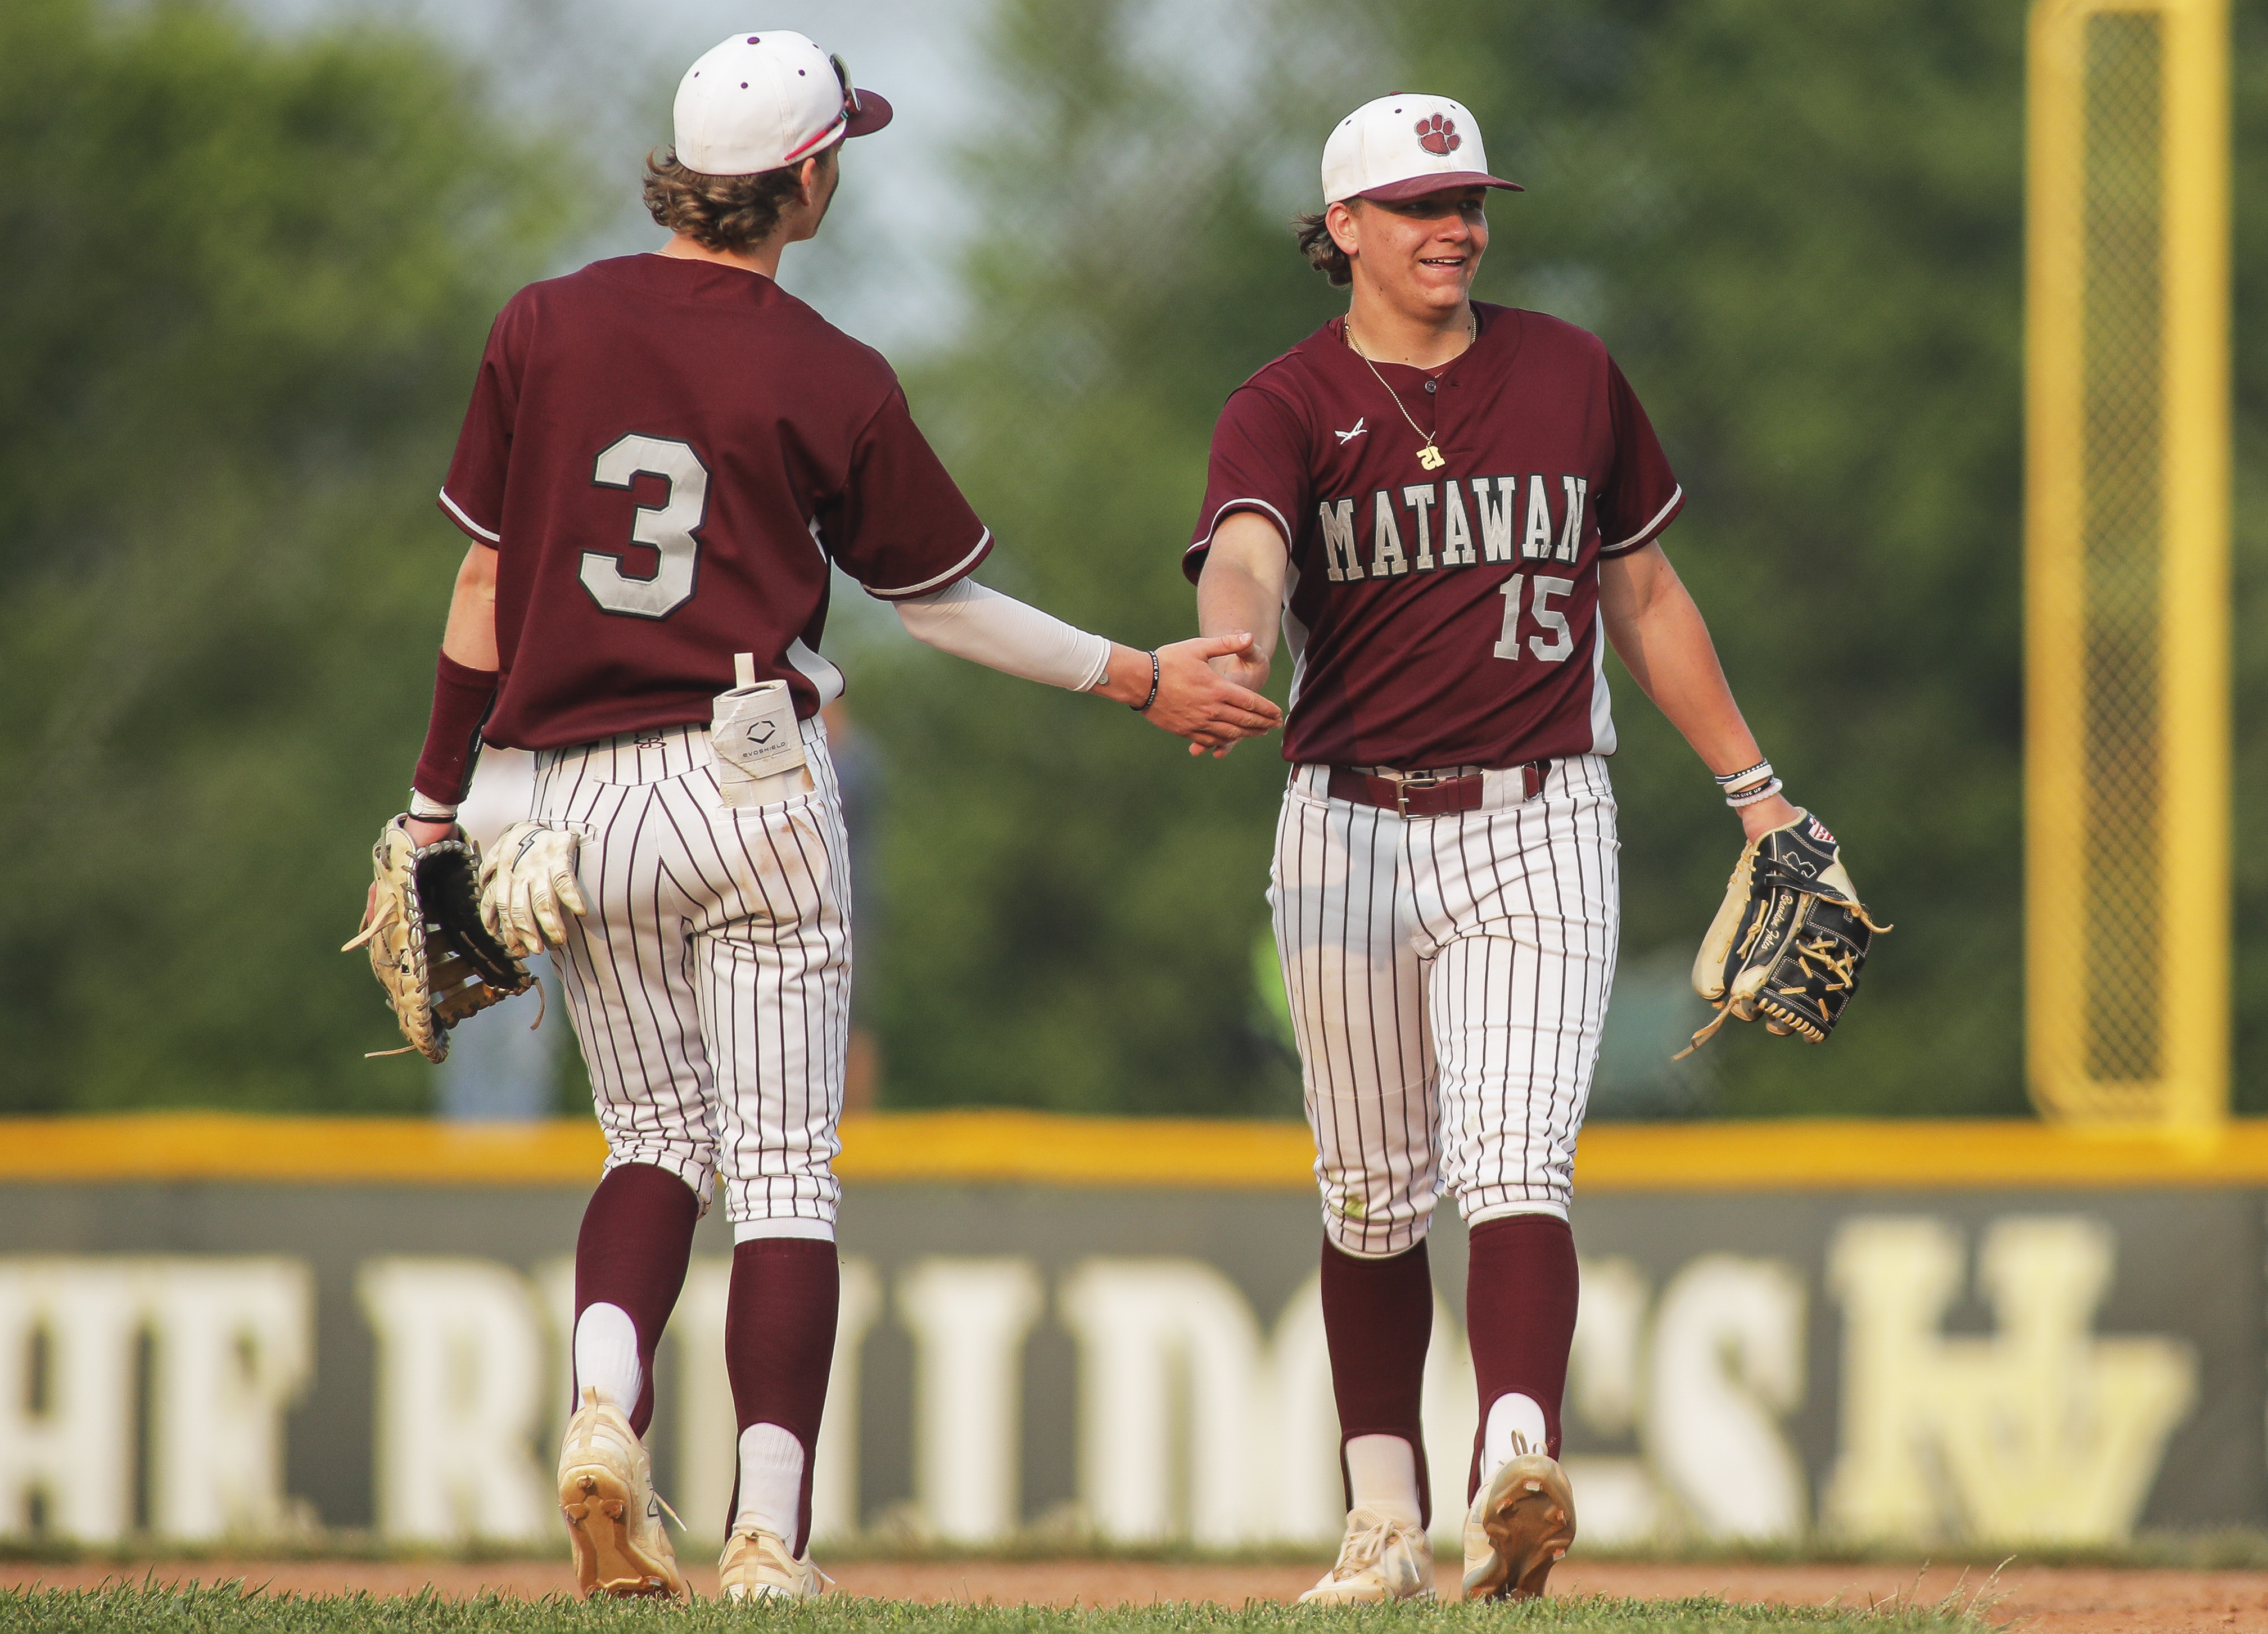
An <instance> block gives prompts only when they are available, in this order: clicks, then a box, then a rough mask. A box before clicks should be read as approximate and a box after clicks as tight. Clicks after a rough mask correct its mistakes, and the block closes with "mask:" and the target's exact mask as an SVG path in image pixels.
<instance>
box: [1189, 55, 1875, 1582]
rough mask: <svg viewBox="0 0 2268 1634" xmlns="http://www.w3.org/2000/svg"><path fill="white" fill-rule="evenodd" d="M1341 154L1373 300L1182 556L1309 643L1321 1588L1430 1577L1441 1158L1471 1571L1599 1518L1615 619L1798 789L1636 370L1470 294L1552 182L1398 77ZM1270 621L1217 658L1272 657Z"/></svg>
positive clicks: (1237, 403)
mask: <svg viewBox="0 0 2268 1634" xmlns="http://www.w3.org/2000/svg"><path fill="white" fill-rule="evenodd" d="M1322 181H1323V202H1324V209H1323V210H1322V212H1321V213H1320V214H1317V215H1314V216H1310V217H1303V218H1302V222H1301V227H1302V231H1301V234H1300V242H1301V246H1302V247H1303V248H1304V249H1305V250H1306V251H1307V255H1308V258H1309V259H1310V261H1313V262H1314V265H1315V266H1316V268H1317V269H1319V270H1322V272H1324V273H1325V274H1326V275H1327V276H1329V278H1330V281H1331V282H1332V283H1334V284H1339V285H1351V298H1350V302H1349V306H1348V311H1347V315H1346V316H1345V317H1344V318H1343V319H1334V320H1331V321H1330V322H1329V323H1328V324H1326V325H1324V326H1323V328H1322V329H1321V330H1319V331H1317V332H1316V333H1315V334H1314V335H1310V336H1309V337H1308V338H1307V339H1306V340H1305V341H1302V342H1300V344H1299V345H1298V346H1296V347H1294V348H1293V349H1292V350H1291V351H1290V352H1288V353H1286V354H1285V356H1284V357H1279V358H1278V359H1277V360H1276V361H1275V362H1274V363H1271V364H1269V365H1268V366H1267V367H1266V368H1264V369H1263V370H1261V371H1260V372H1259V373H1257V374H1256V375H1255V376H1253V377H1252V379H1250V380H1248V381H1247V382H1246V383H1245V385H1244V386H1242V387H1241V388H1240V389H1239V390H1238V391H1237V392H1236V393H1235V394H1233V395H1232V396H1231V397H1230V398H1229V400H1228V403H1227V405H1226V408H1225V409H1223V411H1222V413H1221V416H1220V421H1219V426H1218V428H1217V429H1216V430H1215V431H1214V433H1213V441H1212V459H1211V472H1210V477H1209V482H1208V486H1207V490H1206V494H1205V498H1204V509H1203V512H1202V513H1201V514H1200V516H1199V519H1198V524H1197V538H1196V542H1195V543H1194V544H1192V545H1191V546H1190V547H1189V551H1188V554H1187V556H1186V558H1185V563H1186V567H1187V570H1188V571H1189V576H1190V577H1191V578H1193V579H1195V580H1196V582H1197V609H1198V620H1199V626H1200V628H1201V629H1205V630H1208V631H1222V632H1226V631H1229V630H1246V629H1249V630H1255V631H1263V632H1266V631H1270V625H1271V623H1273V622H1275V620H1276V619H1277V617H1278V615H1279V613H1280V615H1281V621H1282V625H1283V629H1284V631H1285V639H1286V642H1287V644H1288V645H1289V646H1290V648H1291V650H1292V661H1293V668H1292V703H1291V709H1290V712H1289V716H1288V719H1287V722H1286V725H1285V740H1284V754H1285V759H1287V760H1289V761H1290V762H1292V772H1291V778H1290V786H1289V788H1288V789H1287V790H1286V791H1285V797H1284V807H1283V814H1282V818H1281V821H1280V822H1279V824H1278V829H1277V836H1276V854H1275V862H1274V866H1273V870H1272V873H1271V886H1270V892H1269V897H1270V902H1271V903H1272V904H1273V908H1274V913H1275V924H1276V937H1277V946H1278V952H1279V953H1280V955H1281V960H1282V966H1283V974H1284V982H1285V989H1286V991H1287V993H1288V995H1289V997H1290V1000H1291V1005H1292V1019H1293V1027H1294V1033H1295V1034H1296V1037H1297V1040H1298V1043H1299V1050H1300V1064H1301V1069H1302V1073H1303V1077H1304V1078H1305V1082H1306V1088H1307V1116H1308V1119H1309V1122H1311V1123H1312V1125H1313V1127H1314V1135H1315V1144H1316V1148H1317V1154H1318V1155H1317V1160H1316V1165H1315V1174H1316V1177H1317V1179H1318V1181H1320V1183H1321V1186H1322V1198H1323V1231H1324V1240H1323V1247H1322V1299H1323V1320H1324V1325H1325V1329H1326V1331H1327V1334H1328V1337H1329V1349H1330V1357H1331V1371H1332V1377H1333V1381H1334V1385H1335V1388H1336V1391H1337V1402H1338V1410H1339V1426H1340V1432H1341V1434H1342V1437H1343V1441H1342V1448H1343V1455H1344V1476H1345V1480H1346V1496H1347V1502H1348V1508H1349V1511H1350V1513H1349V1515H1348V1517H1347V1529H1346V1536H1345V1541H1344V1545H1343V1546H1342V1548H1341V1550H1340V1553H1339V1557H1338V1560H1337V1564H1335V1565H1334V1566H1333V1567H1332V1568H1331V1570H1330V1571H1329V1573H1328V1574H1326V1575H1325V1577H1324V1578H1323V1579H1322V1581H1321V1582H1320V1583H1318V1584H1317V1585H1316V1586H1315V1587H1314V1589H1312V1590H1310V1591H1309V1592H1308V1594H1307V1595H1306V1597H1305V1598H1307V1600H1310V1601H1364V1600H1373V1601H1374V1600H1388V1599H1406V1598H1411V1597H1415V1596H1417V1595H1420V1594H1426V1593H1429V1592H1431V1591H1432V1586H1433V1563H1432V1549H1431V1546H1430V1544H1429V1543H1428V1542H1427V1538H1426V1533H1427V1527H1428V1522H1429V1516H1428V1513H1427V1509H1428V1505H1427V1500H1426V1490H1427V1483H1426V1482H1425V1476H1424V1471H1425V1447H1424V1440H1423V1437H1422V1435H1421V1432H1420V1429H1419V1424H1420V1419H1419V1392H1420V1387H1421V1381H1422V1380H1423V1376H1424V1373H1425V1349H1426V1343H1427V1339H1428V1336H1429V1334H1430V1332H1431V1329H1432V1309H1433V1289H1432V1278H1431V1274H1430V1271H1429V1270H1428V1267H1427V1263H1426V1254H1425V1233H1426V1228H1427V1226H1428V1224H1429V1222H1430V1220H1431V1218H1432V1210H1433V1204H1434V1200H1435V1197H1436V1196H1437V1194H1438V1193H1439V1192H1440V1191H1442V1190H1444V1189H1446V1190H1447V1191H1450V1192H1452V1193H1454V1195H1455V1196H1456V1199H1457V1203H1458V1206H1459V1208H1460V1210H1461V1211H1462V1212H1463V1214H1464V1217H1465V1218H1466V1220H1467V1221H1468V1222H1469V1224H1470V1226H1471V1228H1472V1229H1471V1240H1472V1257H1471V1264H1470V1269H1469V1277H1468V1289H1469V1292H1468V1297H1467V1318H1468V1329H1469V1333H1470V1336H1471V1342H1472V1351H1473V1365H1474V1371H1475V1373H1476V1376H1477V1380H1478V1383H1479V1387H1480V1417H1481V1429H1480V1433H1479V1435H1478V1437H1477V1444H1476V1447H1475V1449H1474V1455H1473V1464H1472V1471H1471V1478H1470V1486H1469V1498H1470V1500H1471V1507H1470V1509H1469V1512H1468V1513H1467V1515H1466V1519H1465V1531H1464V1570H1463V1574H1462V1590H1463V1596H1464V1597H1465V1598H1469V1599H1471V1598H1495V1597H1499V1596H1510V1597H1525V1596H1528V1595H1533V1594H1541V1593H1542V1592H1543V1586H1544V1581H1545V1579H1546V1578H1547V1577H1548V1576H1549V1574H1550V1570H1551V1565H1552V1563H1553V1562H1554V1561H1556V1560H1557V1559H1558V1558H1559V1557H1560V1556H1562V1555H1564V1554H1565V1552H1566V1550H1567V1548H1568V1546H1569V1545H1570V1544H1571V1543H1572V1542H1573V1541H1574V1536H1575V1504H1574V1495H1573V1493H1572V1491H1571V1490H1569V1487H1568V1483H1567V1478H1566V1475H1565V1471H1563V1470H1562V1469H1561V1468H1560V1467H1559V1464H1558V1462H1557V1454H1558V1451H1559V1408H1560V1396H1561V1394H1562V1390H1563V1387H1564V1385H1565V1378H1566V1368H1567V1351H1568V1347H1569V1344H1570V1343H1571V1341H1572V1336H1573V1332H1574V1323H1575V1300H1576V1285H1575V1284H1576V1273H1575V1248H1574V1240H1573V1238H1572V1236H1571V1235H1570V1233H1569V1229H1568V1220H1567V1211H1568V1196H1569V1182H1570V1180H1571V1178H1572V1173H1573V1169H1574V1158H1575V1137H1576V1132H1577V1130H1579V1129H1580V1126H1581V1124H1582V1120H1583V1108H1584V1103H1585V1100H1586V1098H1587V1095H1588V1093H1589V1089H1590V1080H1591V1070H1592V1066H1593V1064H1594V1061H1595V1059H1596V1057H1597V1054H1598V1047H1599V1035H1600V1028H1601V1024H1602V1021H1603V1020H1604V1019H1605V1015H1606V1008H1607V997H1608V992H1609V989H1610V987H1611V986H1612V984H1613V981H1614V968H1615V953H1616V928H1617V920H1618V915H1619V905H1618V901H1617V886H1616V850H1617V842H1616V834H1615V800H1614V794H1613V791H1612V788H1611V787H1610V785H1609V782H1608V777H1607V762H1606V756H1607V755H1608V754H1611V753H1612V752H1613V750H1614V747H1615V732H1614V722H1613V717H1612V715H1611V713H1610V712H1609V699H1608V695H1607V681H1606V673H1605V668H1604V665H1605V654H1606V647H1607V644H1608V643H1609V642H1611V643H1612V644H1614V648H1615V651H1616V652H1617V653H1618V654H1620V655H1621V657H1622V659H1623V660H1624V663H1625V664H1626V665H1627V666H1628V667H1629V669H1630V672H1631V675H1632V676H1633V677H1635V678H1636V680H1637V681H1638V685H1639V686H1640V687H1641V688H1644V689H1645V691H1646V694H1647V696H1650V697H1651V698H1652V699H1653V701H1654V703H1656V704H1657V705H1658V706H1659V707H1660V708H1661V710H1662V711H1663V713H1664V714H1666V715H1667V716H1668V718H1669V719H1670V720H1671V722H1672V723H1673V724H1674V725H1675V726H1676V727H1677V728H1678V730H1679V731H1680V732H1683V734H1684V736H1685V739H1686V740H1687V741H1688V742H1689V743H1690V744H1691V745H1692V747H1693V748H1694V750H1695V752H1696V753H1697V754H1699V755H1700V757H1701V758H1702V760H1704V761H1705V762H1707V763H1708V765H1709V767H1710V768H1711V769H1712V771H1713V772H1715V773H1716V774H1717V781H1718V783H1719V784H1720V785H1721V786H1722V787H1723V788H1724V789H1725V791H1726V793H1727V800H1728V803H1729V804H1731V805H1732V806H1734V808H1735V809H1736V810H1737V812H1738V813H1739V815H1740V819H1741V822H1742V827H1743V828H1745V829H1746V831H1747V833H1748V835H1749V839H1750V841H1751V842H1752V843H1754V842H1755V841H1756V840H1757V839H1758V838H1759V837H1761V836H1766V835H1771V834H1773V833H1774V832H1776V831H1785V830H1787V829H1789V828H1791V827H1792V826H1793V825H1795V824H1796V823H1798V822H1799V821H1800V820H1801V819H1802V816H1803V814H1802V813H1800V812H1798V811H1797V810H1796V809H1795V808H1794V807H1793V806H1790V805H1789V804H1788V803H1787V801H1786V799H1782V798H1781V795H1780V785H1779V782H1778V779H1777V778H1776V777H1773V776H1772V772H1771V767H1770V766H1769V765H1768V764H1765V763H1764V756H1763V755H1762V754H1760V753H1759V752H1758V751H1757V748H1756V740H1755V739H1754V738H1753V737H1752V736H1750V735H1749V729H1748V727H1747V725H1745V724H1744V723H1743V722H1742V718H1741V711H1740V710H1739V708H1738V707H1737V706H1736V705H1735V704H1734V701H1733V696H1732V693H1731V691H1730V690H1729V689H1728V688H1727V685H1726V682H1725V677H1724V673H1723V672H1722V670H1721V669H1720V668H1719V665H1718V662H1717V656H1716V651H1715V649H1714V647H1713V646H1712V643H1711V641H1710V638H1709V632H1708V629H1707V628H1706V627H1705V625H1704V624H1703V622H1702V619H1701V615H1700V613H1699V612H1698V610H1697V609H1696V607H1694V604H1693V600H1692V599H1691V597H1690V596H1689V595H1688V594H1687V593H1686V592H1685V589H1684V587H1683V585H1681V584H1680V583H1679V581H1678V578H1677V574H1676V572H1675V570H1673V569H1672V568H1671V567H1670V565H1669V563H1668V559H1667V558H1666V557H1665V556H1663V555H1662V551H1661V544H1660V543H1659V542H1658V541H1659V539H1660V535H1661V531H1662V530H1663V529H1664V528H1665V527H1667V526H1668V525H1669V522H1670V519H1672V518H1673V517H1675V515H1676V514H1677V512H1678V509H1679V507H1680V505H1681V504H1683V493H1682V491H1681V490H1680V489H1679V487H1678V485H1677V482H1676V480H1675V478H1674V477H1673V476H1672V475H1670V470H1669V464H1668V460H1666V459H1665V458H1664V456H1663V454H1662V451H1661V445H1660V444H1659V443H1657V442H1656V441H1655V439H1654V435H1653V429H1652V427H1651V426H1649V425H1648V423H1647V422H1646V414H1645V411H1644V410H1643V409H1640V408H1639V406H1638V397H1637V395H1636V394H1634V393H1633V392H1632V391H1631V387H1630V384H1629V382H1628V381H1626V380H1625V379H1624V378H1623V374H1622V372H1621V370H1619V369H1618V368H1616V366H1615V364H1614V362H1613V360H1612V359H1611V358H1609V357H1608V356H1607V352H1606V349H1605V348H1604V347H1603V346H1602V344H1601V343H1600V342H1599V341H1598V340H1597V338H1596V337H1595V336H1593V335H1587V334H1586V333H1584V332H1583V331H1582V330H1580V329H1578V328H1574V327H1572V325H1569V324H1565V323H1562V322H1560V321H1558V320H1556V319H1552V318H1548V317H1545V316H1544V315H1543V314H1542V313H1534V312H1522V311H1517V310H1513V309H1511V308H1506V307H1502V306H1491V305H1484V304H1481V303H1478V302H1476V301H1474V300H1472V299H1471V298H1470V294H1471V289H1472V282H1473V276H1474V274H1475V273H1476V271H1477V270H1478V269H1479V267H1480V262H1481V256H1482V254H1483V253H1484V251H1485V250H1486V249H1487V248H1488V241H1489V224H1488V217H1487V215H1486V213H1485V211H1484V208H1483V206H1484V201H1485V200H1486V199H1487V197H1488V194H1489V191H1490V190H1491V189H1493V188H1503V189H1510V190H1513V191H1517V190H1518V189H1517V188H1516V186H1515V184H1513V183H1512V182H1508V181H1505V180H1500V179H1499V178H1498V177H1496V176H1493V175H1491V174H1490V173H1489V169H1488V160H1487V158H1486V157H1485V155H1484V152H1483V149H1482V143H1481V134H1480V130H1479V129H1478V127H1477V126H1476V123H1475V121H1474V120H1473V117H1472V115H1471V114H1469V112H1467V111H1466V109H1465V108H1464V107H1462V106H1461V105H1459V104H1458V103H1455V102H1453V101H1451V100H1449V99H1447V98H1446V97H1438V96H1420V95H1401V96H1392V97H1384V98H1381V99H1379V100H1377V101H1374V102H1371V103H1368V104H1366V106H1364V107H1360V108H1359V109H1357V110H1356V111H1355V112H1354V113H1353V114H1350V115H1349V116H1348V117H1347V118H1346V119H1345V120H1344V121H1343V122H1342V123H1341V124H1340V125H1339V126H1338V127H1337V129H1335V130H1334V131H1333V132H1332V133H1331V135H1330V137H1329V141H1328V142H1327V143H1326V144H1325V146H1324V149H1323V161H1322ZM1273 647H1274V640H1273V637H1272V633H1269V634H1263V636H1262V637H1260V639H1259V640H1258V641H1257V643H1256V644H1255V646H1254V647H1253V648H1252V649H1251V651H1248V652H1244V653H1239V654H1235V655H1230V656H1224V657H1223V658H1221V659H1218V660H1216V661H1215V666H1216V667H1217V668H1219V669H1220V670H1221V671H1222V672H1223V673H1226V674H1227V675H1230V676H1233V678H1234V679H1236V680H1238V681H1242V682H1243V683H1244V684H1245V685H1247V686H1250V687H1258V686H1260V685H1261V684H1262V683H1263V682H1264V681H1266V679H1267V676H1268V669H1269V663H1270V653H1271V651H1272V650H1273ZM1810 827H1811V828H1818V825H1817V824H1816V823H1815V822H1814V823H1811V824H1810ZM1818 833H1819V835H1825V834H1826V831H1825V829H1823V828H1818ZM1832 844H1833V842H1832V838H1831V836H1830V837H1828V838H1827V839H1826V841H1825V846H1826V848H1827V849H1828V850H1831V848H1832ZM1775 855H1777V854H1776V853H1775ZM1843 883H1844V885H1845V886H1847V883H1848V881H1847V877H1845V878H1844V880H1843ZM1852 901H1853V902H1854V903H1855V898H1852ZM1743 902H1745V898H1743ZM1720 917H1721V916H1720ZM1734 918H1737V915H1735V916H1734ZM1719 940H1727V941H1728V946H1729V932H1723V931H1719V930H1712V945H1713V944H1714V943H1715V942H1717V941H1719ZM1862 951H1863V950H1862ZM1717 954H1718V957H1719V961H1720V962H1722V961H1724V960H1725V959H1726V958H1727V956H1728V954H1727V948H1726V947H1719V948H1718V949H1717ZM1839 968H1841V969H1843V970H1845V971H1849V970H1853V969H1855V963H1853V962H1852V961H1849V960H1847V959H1846V960H1845V961H1844V963H1843V964H1842V965H1841V966H1840V967H1839ZM1715 979H1718V981H1719V987H1720V988H1721V986H1722V984H1723V983H1722V980H1721V978H1715ZM1827 979H1835V978H1832V977H1830V978H1827ZM1848 984H1849V983H1848V981H1847V980H1845V983H1844V986H1845V989H1846V990H1847V986H1848ZM1834 1002H1835V1004H1836V1005H1837V1007H1839V1003H1840V997H1837V998H1836V999H1835V1001H1834ZM1810 1035H1811V1034H1808V1033H1807V1034H1806V1036H1810ZM1819 1035H1821V1036H1823V1035H1824V1034H1823V1030H1821V1031H1820V1034H1819ZM1453 1597H1454V1596H1453Z"/></svg>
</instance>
